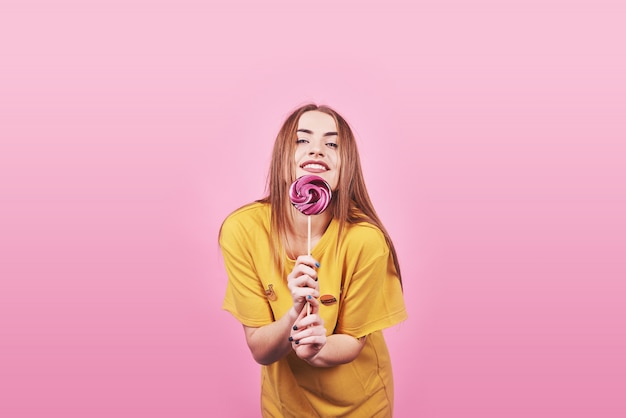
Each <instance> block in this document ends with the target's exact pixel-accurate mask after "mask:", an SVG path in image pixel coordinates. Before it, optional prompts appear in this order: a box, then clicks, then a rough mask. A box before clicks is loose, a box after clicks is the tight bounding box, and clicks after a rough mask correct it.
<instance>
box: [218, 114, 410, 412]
mask: <svg viewBox="0 0 626 418" xmlns="http://www.w3.org/2000/svg"><path fill="white" fill-rule="evenodd" d="M311 174H314V175H316V176H319V177H321V178H322V179H323V180H325V181H326V182H327V183H328V184H329V185H330V187H331V188H332V196H333V197H332V200H331V202H330V204H329V206H328V210H326V211H324V212H322V213H320V214H317V215H313V216H312V217H311V218H312V226H311V230H312V233H311V235H312V237H311V246H312V251H311V255H307V233H306V232H305V231H307V228H306V226H307V216H306V215H304V214H303V213H301V212H299V211H298V210H297V209H296V208H294V207H293V205H292V204H291V202H290V199H289V188H290V185H291V184H292V183H293V182H294V181H295V180H296V179H297V178H299V177H301V176H304V175H311ZM269 178H270V184H269V194H268V196H266V197H265V198H264V199H261V200H259V201H257V202H254V203H252V204H249V205H247V206H244V207H242V208H240V209H238V210H236V211H235V212H233V213H232V214H231V215H229V216H228V218H227V219H226V220H225V221H224V223H223V225H222V228H221V230H220V236H219V240H220V246H221V249H222V254H223V255H224V261H225V266H226V270H227V273H228V278H229V281H228V286H227V290H226V296H225V298H224V305H223V307H224V309H226V310H227V311H229V312H230V313H232V314H233V316H235V318H237V319H238V320H239V321H240V322H241V323H242V325H243V328H244V333H245V337H246V341H247V343H248V347H249V348H250V351H251V353H252V356H253V357H254V359H255V360H256V361H257V362H258V363H260V364H261V365H263V368H262V376H263V378H262V388H261V394H262V395H261V409H262V413H263V416H264V417H304V416H354V417H363V416H367V417H389V416H391V415H392V412H393V377H392V373H391V361H390V358H389V353H388V351H387V346H386V344H385V340H384V338H383V334H382V330H383V329H384V328H387V327H390V326H393V325H395V324H397V323H398V322H400V321H403V320H404V319H406V317H407V315H406V311H405V307H404V301H403V297H402V282H401V276H400V267H399V264H398V259H397V256H396V251H395V249H394V246H393V243H392V241H391V238H390V237H389V234H388V233H387V232H386V230H385V228H384V227H383V225H382V223H381V222H380V219H379V218H378V215H377V214H376V211H375V210H374V207H373V205H372V203H371V201H370V198H369V196H368V193H367V189H366V187H365V183H364V181H363V174H362V171H361V164H360V161H359V154H358V150H357V147H356V143H355V140H354V135H353V133H352V130H351V129H350V127H349V125H348V124H347V122H346V121H345V120H344V119H343V118H342V117H341V116H340V115H339V114H338V113H337V112H335V111H334V110H332V109H331V108H329V107H326V106H317V105H313V104H312V105H307V106H303V107H301V108H298V109H296V110H295V111H294V112H293V113H292V114H291V115H290V116H289V117H288V118H287V120H286V121H285V123H284V124H283V126H282V128H281V130H280V132H279V133H278V136H277V138H276V142H275V144H274V151H273V156H272V163H271V166H270V175H269ZM307 303H308V304H310V306H311V312H310V314H308V313H307V309H304V306H305V305H306V304H307Z"/></svg>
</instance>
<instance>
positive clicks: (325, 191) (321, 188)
mask: <svg viewBox="0 0 626 418" xmlns="http://www.w3.org/2000/svg"><path fill="white" fill-rule="evenodd" d="M332 195H333V192H332V190H331V188H330V185H329V184H328V183H326V181H325V180H324V179H323V178H321V177H319V176H314V175H310V174H307V175H304V176H302V177H300V178H298V179H297V180H296V181H294V182H293V183H292V184H291V187H290V188H289V199H291V203H292V204H293V205H294V206H295V207H296V209H298V210H299V211H300V212H302V213H303V214H305V215H307V254H308V255H311V215H319V214H320V213H322V212H324V211H325V210H326V208H327V207H328V204H329V203H330V199H331V197H332ZM306 311H307V315H309V314H310V313H311V305H310V304H309V303H308V302H307V304H306Z"/></svg>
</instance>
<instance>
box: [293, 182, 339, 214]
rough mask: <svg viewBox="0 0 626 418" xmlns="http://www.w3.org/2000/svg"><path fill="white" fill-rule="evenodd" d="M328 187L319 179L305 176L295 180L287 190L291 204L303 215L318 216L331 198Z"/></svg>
mask: <svg viewBox="0 0 626 418" xmlns="http://www.w3.org/2000/svg"><path fill="white" fill-rule="evenodd" d="M332 194H333V193H332V191H331V189H330V185H329V184H328V183H326V180H324V179H323V178H321V177H318V176H313V175H310V174H309V175H305V176H302V177H300V178H299V179H297V180H296V181H294V182H293V183H292V184H291V187H290V188H289V198H290V199H291V203H293V205H294V206H295V207H296V209H298V210H299V211H300V212H302V213H304V214H305V215H309V216H310V215H319V214H320V213H322V212H324V210H326V208H327V207H328V204H329V203H330V198H331V197H332Z"/></svg>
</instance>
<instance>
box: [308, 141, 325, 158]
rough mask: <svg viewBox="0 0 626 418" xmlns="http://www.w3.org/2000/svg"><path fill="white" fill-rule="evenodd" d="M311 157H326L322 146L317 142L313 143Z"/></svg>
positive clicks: (310, 150) (310, 149)
mask: <svg viewBox="0 0 626 418" xmlns="http://www.w3.org/2000/svg"><path fill="white" fill-rule="evenodd" d="M309 155H322V156H323V155H324V151H323V148H322V146H321V145H320V144H319V143H318V142H317V141H314V142H311V148H309Z"/></svg>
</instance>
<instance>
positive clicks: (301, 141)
mask: <svg viewBox="0 0 626 418" xmlns="http://www.w3.org/2000/svg"><path fill="white" fill-rule="evenodd" d="M307 142H309V141H307V140H306V139H297V140H296V144H306V143H307Z"/></svg>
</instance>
